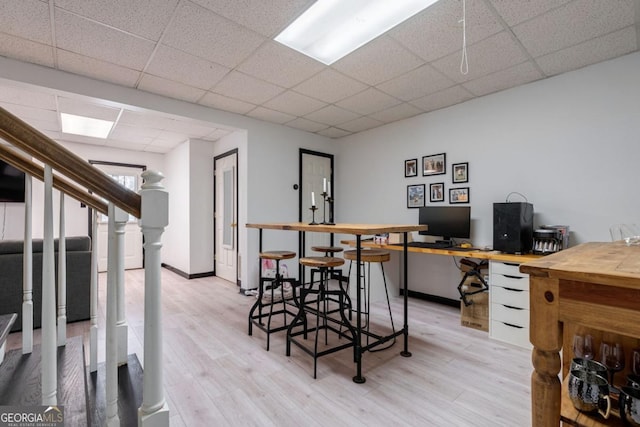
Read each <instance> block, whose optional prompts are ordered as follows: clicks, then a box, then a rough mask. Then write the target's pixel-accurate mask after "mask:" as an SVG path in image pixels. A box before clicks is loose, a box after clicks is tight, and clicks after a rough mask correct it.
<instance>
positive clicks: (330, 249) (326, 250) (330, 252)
mask: <svg viewBox="0 0 640 427" xmlns="http://www.w3.org/2000/svg"><path fill="white" fill-rule="evenodd" d="M311 250H312V251H314V252H321V253H323V254H324V256H326V257H332V256H334V255H335V253H336V252H342V251H343V250H344V248H342V247H341V246H312V247H311ZM316 272H317V270H316V269H312V270H311V283H313V278H314V275H315V273H316ZM336 272H337V273H338V274H339V275H340V276H342V269H335V268H333V267H332V268H331V270H330V272H329V273H330V276H329V277H330V278H333V277H334V274H335V273H336ZM344 296H345V298H346V299H347V301H346V304H347V305H348V307H349V320H351V297H350V296H349V294H348V293H346V294H345V295H344ZM328 299H331V298H328ZM333 301H334V302H337V301H335V300H333Z"/></svg>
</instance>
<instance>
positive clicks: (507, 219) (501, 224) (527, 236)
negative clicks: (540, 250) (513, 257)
mask: <svg viewBox="0 0 640 427" xmlns="http://www.w3.org/2000/svg"><path fill="white" fill-rule="evenodd" d="M532 248H533V205H532V204H531V203H523V202H517V203H494V204H493V249H494V250H496V251H501V252H505V253H509V254H526V253H529V252H531V250H532Z"/></svg>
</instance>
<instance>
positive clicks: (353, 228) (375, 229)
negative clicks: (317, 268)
mask: <svg viewBox="0 0 640 427" xmlns="http://www.w3.org/2000/svg"><path fill="white" fill-rule="evenodd" d="M247 228H257V229H259V230H260V249H259V250H260V251H262V231H263V230H290V231H298V232H301V235H302V237H301V244H300V245H299V246H300V250H301V253H300V255H299V256H300V257H303V256H304V233H305V232H316V233H334V234H335V233H340V234H353V235H355V237H356V256H357V263H358V265H360V260H361V249H362V244H361V243H362V236H363V235H375V234H383V233H403V234H404V240H403V241H404V242H407V240H408V239H407V233H409V232H411V231H422V230H427V226H426V225H396V224H333V225H329V224H314V225H311V224H307V223H303V222H292V223H254V224H247ZM403 247H404V249H403V252H404V257H403V259H404V266H403V270H404V326H403V327H402V330H400V331H397V332H396V333H395V334H393V335H390V336H388V337H384V338H382V340H383V341H387V340H389V339H391V338H393V337H394V336H396V335H401V334H402V335H403V336H404V348H403V350H402V352H400V354H401V355H402V356H404V357H410V356H411V353H410V352H409V340H408V338H409V325H408V323H409V321H408V308H407V307H408V303H407V298H408V296H407V294H408V292H407V283H408V280H407V271H408V268H407V259H408V256H407V245H406V243H405V244H404V245H403ZM356 270H357V274H356V281H357V297H356V325H355V329H356V337H355V340H354V359H355V363H356V375H355V376H354V377H353V381H354V382H356V383H359V384H361V383H364V382H365V381H366V379H365V377H364V376H362V353H363V352H364V351H365V349H364V348H363V346H362V301H361V299H362V290H361V284H362V277H361V272H360V269H359V268H358V269H356ZM301 280H304V277H303V276H301Z"/></svg>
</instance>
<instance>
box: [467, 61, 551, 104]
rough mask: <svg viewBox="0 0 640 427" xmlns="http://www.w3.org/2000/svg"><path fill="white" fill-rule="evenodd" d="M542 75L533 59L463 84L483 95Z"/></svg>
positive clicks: (477, 94) (476, 93)
mask: <svg viewBox="0 0 640 427" xmlns="http://www.w3.org/2000/svg"><path fill="white" fill-rule="evenodd" d="M542 77H543V75H542V74H541V73H540V71H539V70H538V69H537V68H536V67H535V65H534V64H533V63H532V62H531V61H527V62H523V63H522V64H519V65H516V66H515V67H511V68H508V69H506V70H501V71H497V72H495V73H492V74H488V75H486V76H483V77H480V78H478V79H475V80H471V81H468V82H466V83H464V84H463V86H464V88H465V89H467V90H468V91H469V92H471V93H472V94H474V95H475V96H483V95H487V94H489V93H492V92H497V91H500V90H503V89H507V88H510V87H514V86H520V85H523V84H525V83H529V82H532V81H534V80H538V79H541V78H542Z"/></svg>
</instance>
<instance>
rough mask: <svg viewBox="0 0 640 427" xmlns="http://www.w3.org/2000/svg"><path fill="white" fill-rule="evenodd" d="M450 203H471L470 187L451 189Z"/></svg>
mask: <svg viewBox="0 0 640 427" xmlns="http://www.w3.org/2000/svg"><path fill="white" fill-rule="evenodd" d="M449 203H451V204H454V203H469V187H458V188H450V189H449Z"/></svg>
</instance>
